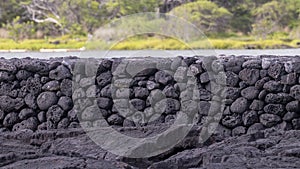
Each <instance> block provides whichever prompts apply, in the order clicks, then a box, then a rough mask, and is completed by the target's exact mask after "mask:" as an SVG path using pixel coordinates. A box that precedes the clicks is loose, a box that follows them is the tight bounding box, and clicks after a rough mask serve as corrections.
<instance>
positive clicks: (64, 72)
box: [49, 65, 72, 80]
mask: <svg viewBox="0 0 300 169" xmlns="http://www.w3.org/2000/svg"><path fill="white" fill-rule="evenodd" d="M49 77H50V79H54V80H62V79H67V78H71V77H72V74H71V72H70V70H69V69H68V68H67V67H65V66H64V65H60V66H58V67H57V68H56V69H54V70H51V71H50V73H49Z"/></svg>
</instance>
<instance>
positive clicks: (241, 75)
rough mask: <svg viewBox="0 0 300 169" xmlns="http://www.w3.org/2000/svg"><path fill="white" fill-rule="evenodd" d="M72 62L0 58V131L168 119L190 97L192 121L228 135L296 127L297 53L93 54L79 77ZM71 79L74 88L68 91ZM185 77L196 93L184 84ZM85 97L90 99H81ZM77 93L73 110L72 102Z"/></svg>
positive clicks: (299, 111)
mask: <svg viewBox="0 0 300 169" xmlns="http://www.w3.org/2000/svg"><path fill="white" fill-rule="evenodd" d="M79 60H80V59H78V58H56V59H49V60H41V59H30V58H25V59H10V60H7V59H1V60H0V128H1V130H9V131H17V130H22V129H30V130H33V131H36V130H50V129H60V128H76V127H79V121H80V122H82V123H83V124H85V125H88V126H99V125H100V126H101V125H102V124H103V121H105V122H107V123H108V124H109V125H112V126H123V127H135V126H148V125H157V124H163V123H166V124H169V123H170V124H171V123H173V122H174V120H175V119H176V118H177V114H178V112H179V111H182V109H183V107H184V105H183V103H184V101H191V100H196V102H195V103H196V104H191V106H188V107H189V109H190V110H191V111H193V110H196V111H197V125H202V124H204V123H207V122H210V121H214V119H216V118H217V116H220V119H219V120H218V123H219V124H220V126H221V127H222V128H223V130H224V132H226V133H227V134H228V135H234V136H235V135H242V134H245V133H252V132H256V131H258V130H263V129H266V128H271V127H275V128H277V129H282V130H291V129H300V103H299V101H300V79H299V75H300V59H299V58H297V57H276V56H259V57H248V56H238V57H235V56H228V57H218V58H214V59H208V58H205V57H198V56H197V57H177V58H131V59H125V58H117V59H94V60H93V63H95V64H96V65H97V71H96V72H95V74H93V72H92V71H89V66H86V65H85V66H82V68H80V69H81V71H82V72H84V73H83V74H84V75H81V74H74V68H75V67H76V63H77V62H78V61H79ZM219 77H223V80H222V78H221V80H220V81H218V78H219ZM224 77H225V78H224ZM191 79H194V80H191ZM219 82H220V85H217V86H221V87H220V88H217V87H216V85H215V84H216V83H219ZM74 83H76V84H77V85H78V86H79V88H76V89H75V90H72V88H73V89H74V86H73V85H74ZM192 83H194V84H196V87H197V89H198V90H196V92H195V91H192V92H190V91H188V90H186V89H187V87H188V86H189V85H190V84H192ZM91 95H95V100H92V99H86V98H89V97H88V96H91ZM195 97H196V98H195ZM80 98H81V99H82V102H81V103H82V105H83V108H81V109H82V111H79V112H78V111H76V110H78V107H76V106H78V105H77V104H74V103H75V99H80ZM93 101H95V102H96V105H97V108H95V107H94V106H93ZM76 103H77V102H76ZM115 105H119V106H118V107H116V106H115ZM128 107H131V109H134V110H136V111H128ZM141 112H142V113H141ZM208 112H213V113H212V114H211V113H208Z"/></svg>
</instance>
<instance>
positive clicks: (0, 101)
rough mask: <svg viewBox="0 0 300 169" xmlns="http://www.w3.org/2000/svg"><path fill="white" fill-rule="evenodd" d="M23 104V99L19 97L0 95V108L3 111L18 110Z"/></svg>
mask: <svg viewBox="0 0 300 169" xmlns="http://www.w3.org/2000/svg"><path fill="white" fill-rule="evenodd" d="M24 104H25V103H24V100H23V99H21V98H16V99H13V98H11V97H9V96H0V109H1V110H3V111H5V112H11V111H13V110H19V109H20V108H21V107H23V106H24Z"/></svg>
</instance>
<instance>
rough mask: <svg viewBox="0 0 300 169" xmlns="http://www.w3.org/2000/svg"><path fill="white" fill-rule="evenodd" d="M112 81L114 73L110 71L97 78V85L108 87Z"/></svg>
mask: <svg viewBox="0 0 300 169" xmlns="http://www.w3.org/2000/svg"><path fill="white" fill-rule="evenodd" d="M111 80H112V73H111V72H110V71H107V72H104V73H101V74H100V75H99V76H97V78H96V81H97V84H98V85H99V86H100V87H101V88H102V87H104V86H106V85H108V84H109V83H110V82H111Z"/></svg>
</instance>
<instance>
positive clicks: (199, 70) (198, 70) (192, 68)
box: [189, 64, 204, 76]
mask: <svg viewBox="0 0 300 169" xmlns="http://www.w3.org/2000/svg"><path fill="white" fill-rule="evenodd" d="M189 71H190V72H191V73H192V74H193V75H194V76H197V75H199V74H200V73H203V71H204V70H203V69H202V66H201V65H200V64H192V65H191V66H190V67H189Z"/></svg>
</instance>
